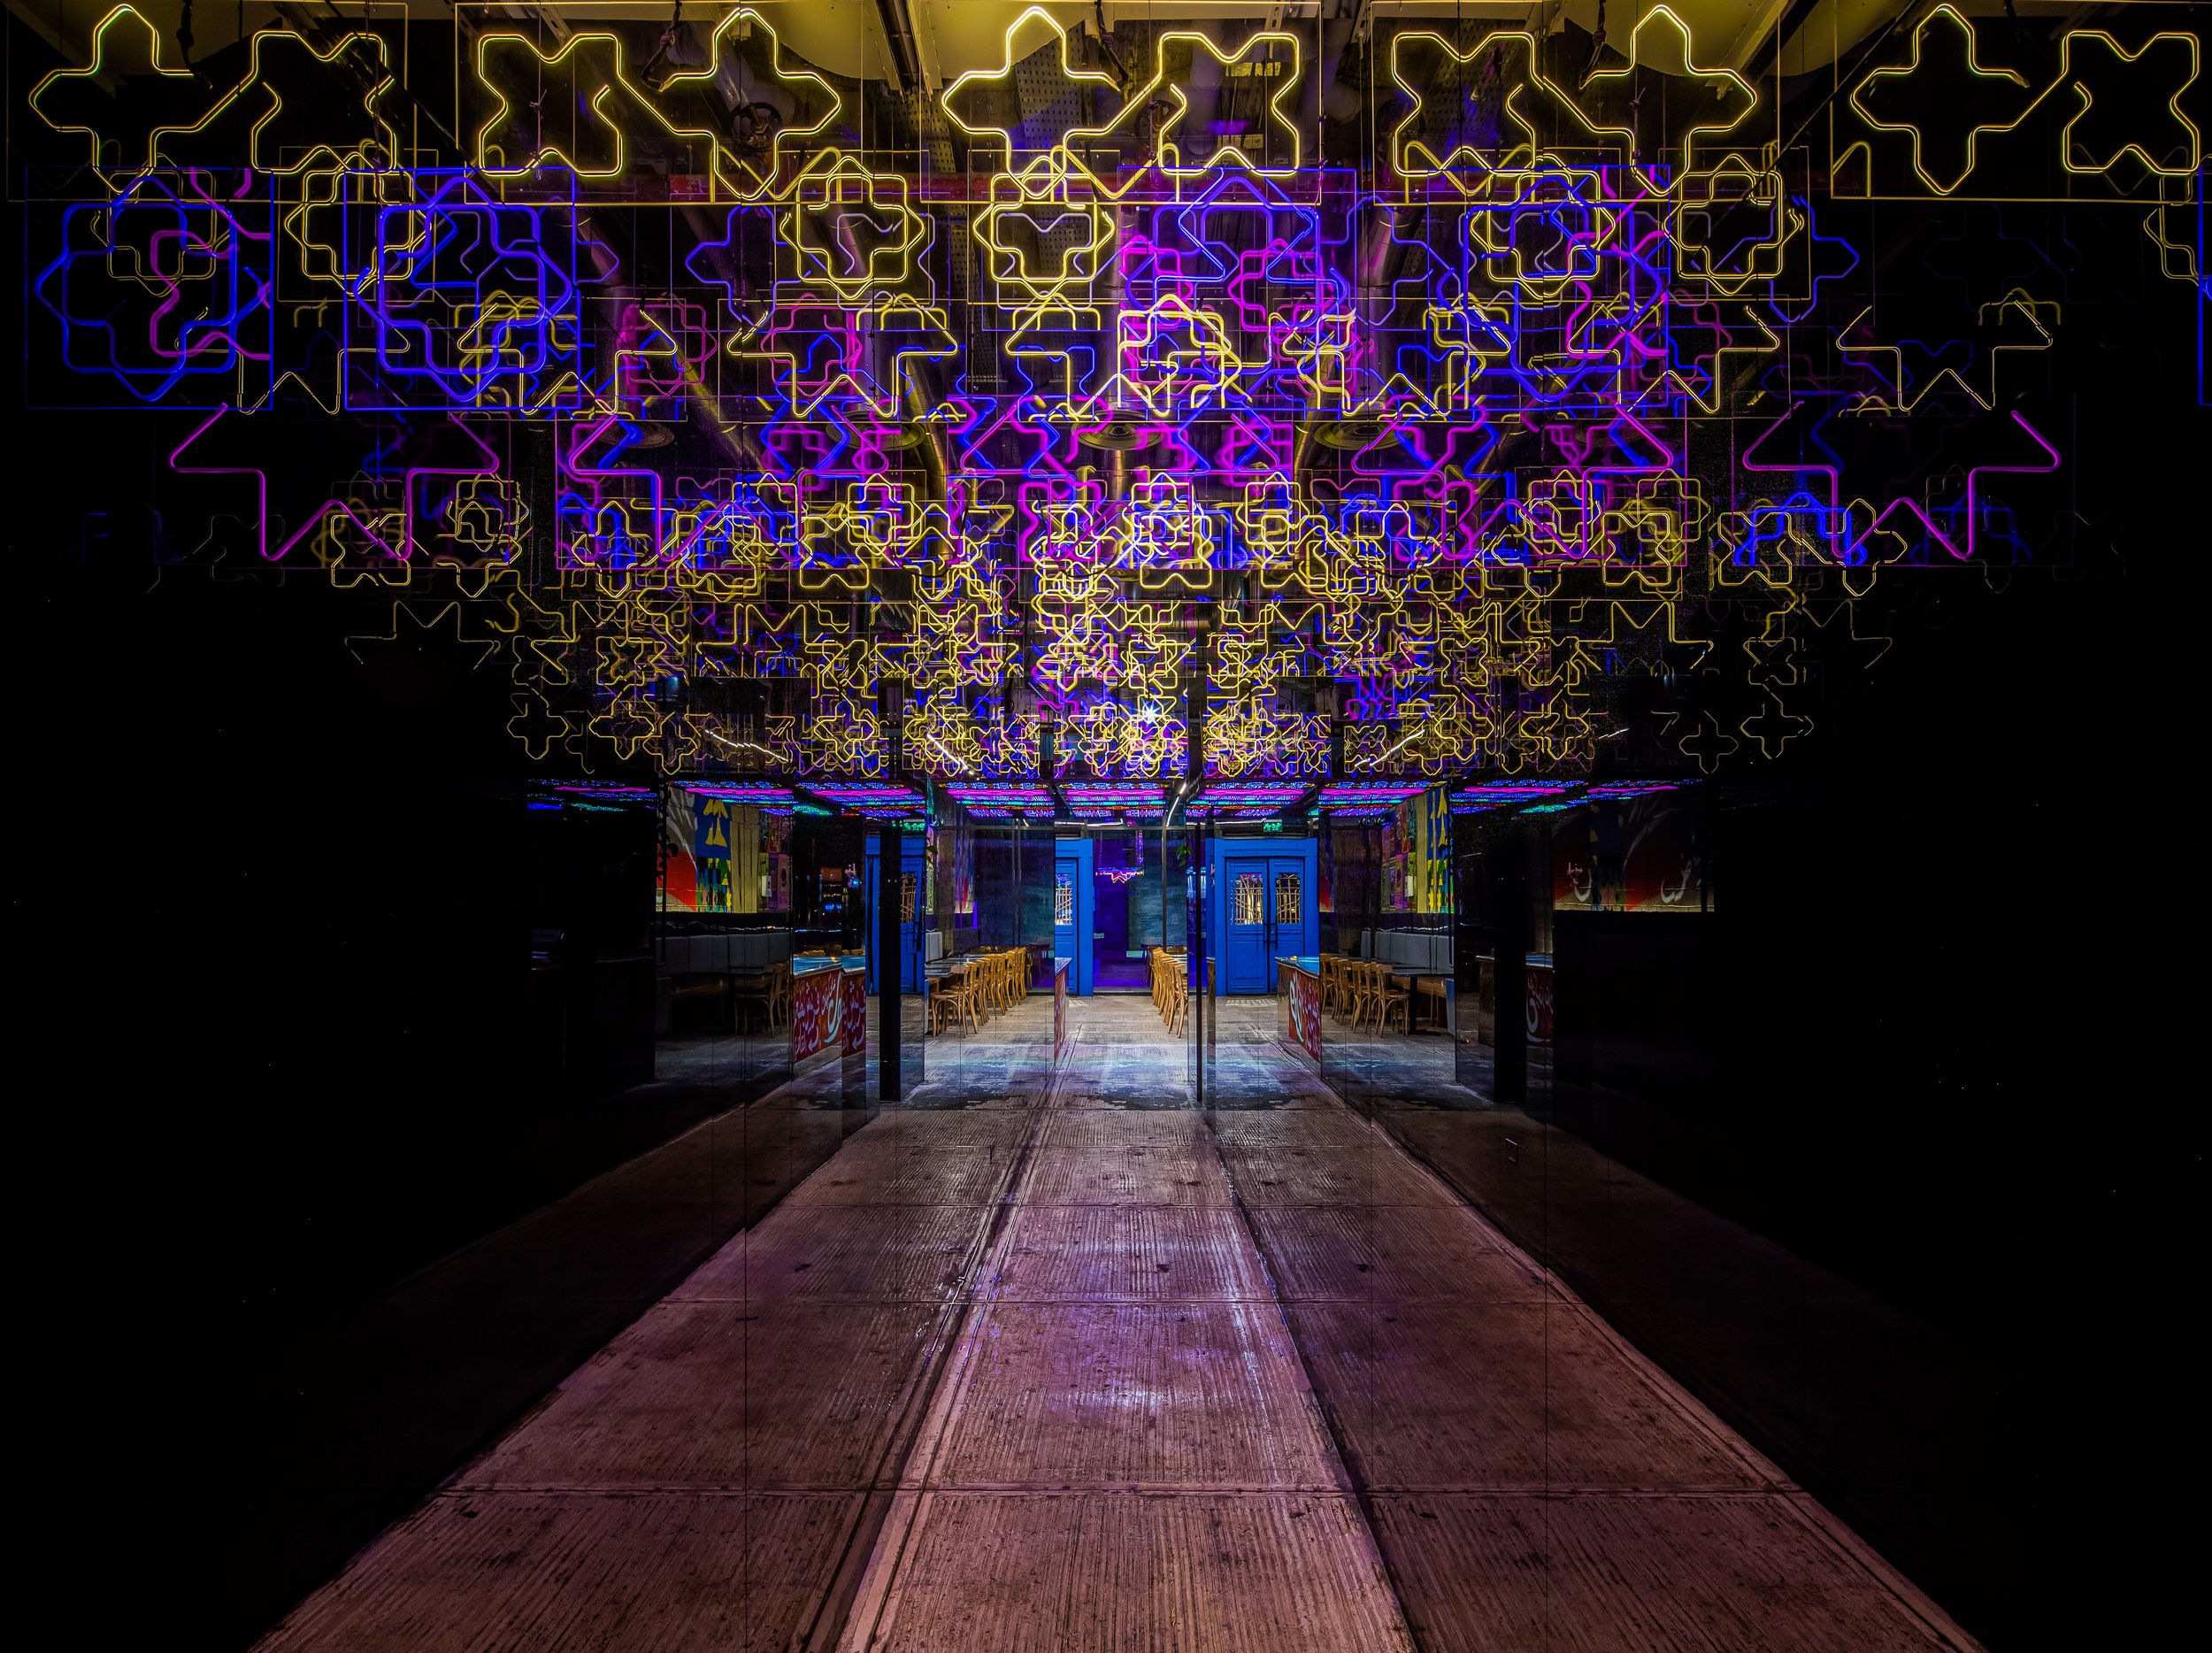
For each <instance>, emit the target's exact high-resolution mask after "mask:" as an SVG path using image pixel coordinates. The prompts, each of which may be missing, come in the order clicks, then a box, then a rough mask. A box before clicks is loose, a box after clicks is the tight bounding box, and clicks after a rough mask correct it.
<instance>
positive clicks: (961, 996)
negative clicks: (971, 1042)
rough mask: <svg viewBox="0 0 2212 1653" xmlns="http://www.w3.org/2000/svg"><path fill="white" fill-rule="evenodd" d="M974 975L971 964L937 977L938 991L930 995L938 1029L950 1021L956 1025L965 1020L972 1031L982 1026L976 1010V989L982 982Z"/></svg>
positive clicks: (932, 1013)
mask: <svg viewBox="0 0 2212 1653" xmlns="http://www.w3.org/2000/svg"><path fill="white" fill-rule="evenodd" d="M972 977H973V970H972V966H971V967H967V968H963V969H958V970H948V971H947V972H946V973H944V974H943V975H941V976H940V977H938V978H937V983H936V991H935V992H934V993H933V994H932V995H931V996H930V1003H931V1005H932V1006H933V1008H932V1010H931V1011H930V1015H931V1019H932V1020H933V1021H934V1022H935V1023H936V1025H937V1030H938V1031H941V1030H942V1029H943V1027H944V1026H945V1025H946V1024H947V1023H948V1022H949V1023H951V1024H953V1025H954V1026H959V1025H960V1024H962V1023H965V1024H966V1025H967V1026H968V1027H969V1028H970V1029H971V1030H975V1029H979V1027H980V1026H982V1023H981V1022H980V1021H979V1019H978V1017H977V1012H976V996H977V995H976V989H977V988H978V987H979V985H980V984H979V983H978V982H977V981H975V980H973V979H972Z"/></svg>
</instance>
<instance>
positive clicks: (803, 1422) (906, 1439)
mask: <svg viewBox="0 0 2212 1653" xmlns="http://www.w3.org/2000/svg"><path fill="white" fill-rule="evenodd" d="M1071 1019H1072V1021H1073V1024H1074V1034H1075V1037H1076V1040H1077V1041H1078V1042H1077V1045H1076V1047H1075V1049H1074V1051H1073V1054H1072V1057H1071V1060H1070V1061H1068V1063H1067V1064H1066V1065H1064V1067H1062V1068H1061V1069H1060V1070H1058V1071H1057V1072H1056V1071H1055V1070H1054V1067H1053V1065H1052V1051H1051V1045H1050V1038H1051V1034H1050V1021H1051V1006H1050V1003H1049V1001H1046V1000H1041V999H1040V1000H1033V1001H1032V1002H1031V1003H1029V1004H1027V1005H1025V1006H1023V1007H1021V1008H1019V1009H1018V1010H1016V1011H1012V1012H1011V1013H1009V1014H1006V1015H1003V1016H1001V1017H999V1018H997V1019H995V1020H994V1021H993V1022H992V1023H991V1024H990V1025H989V1026H987V1027H986V1028H984V1029H982V1030H981V1031H980V1032H979V1033H972V1034H964V1035H958V1036H947V1037H941V1038H938V1039H933V1040H932V1041H931V1042H930V1045H929V1065H930V1082H929V1083H928V1085H927V1086H926V1088H924V1090H923V1091H922V1092H921V1093H920V1094H919V1095H918V1096H916V1098H915V1099H914V1102H913V1104H912V1105H910V1106H909V1107H905V1108H901V1109H896V1110H890V1111H886V1112H885V1113H883V1114H882V1115H881V1116H880V1117H879V1118H878V1119H875V1120H874V1121H873V1122H872V1123H871V1124H869V1125H868V1126H866V1127H865V1128H864V1129H862V1130H861V1131H860V1132H858V1133H857V1134H856V1135H854V1136H853V1137H852V1138H851V1139H850V1140H849V1141H847V1142H845V1143H844V1144H843V1146H842V1147H841V1148H840V1149H838V1150H837V1152H836V1153H835V1154H834V1155H833V1156H832V1157H830V1158H829V1159H828V1160H827V1161H826V1163H825V1164H823V1165H821V1166H820V1167H819V1169H818V1170H816V1171H815V1172H813V1174H812V1175H810V1176H809V1177H807V1178H806V1179H805V1180H804V1181H803V1182H801V1183H800V1184H799V1185H798V1186H797V1187H796V1188H795V1189H794V1190H793V1191H792V1192H791V1193H790V1194H789V1195H788V1196H787V1197H786V1198H785V1199H784V1200H783V1201H782V1203H780V1204H779V1205H778V1206H777V1207H776V1208H775V1209H774V1210H773V1211H770V1212H769V1213H768V1214H767V1216H766V1217H764V1219H762V1220H761V1221H760V1222H758V1223H757V1225H756V1226H754V1227H752V1228H751V1229H750V1230H749V1232H747V1233H745V1234H741V1235H740V1236H739V1237H738V1238H736V1239H734V1240H733V1241H732V1242H730V1243H729V1244H727V1245H726V1246H725V1247H723V1248H722V1249H721V1250H720V1251H719V1252H718V1253H717V1254H716V1255H715V1256H714V1257H711V1258H710V1259H709V1260H708V1261H707V1262H706V1263H705V1264H704V1265H703V1266H702V1267H700V1268H699V1269H698V1270H697V1272H695V1273H693V1274H692V1275H691V1277H690V1278H689V1279H688V1280H686V1281H685V1282H684V1283H683V1284H682V1285H681V1286H680V1287H679V1288H677V1289H676V1290H675V1291H674V1292H673V1293H672V1295H669V1296H668V1297H666V1298H665V1299H664V1301H662V1302H660V1303H657V1305H655V1306H654V1307H652V1308H651V1309H649V1311H646V1312H645V1314H644V1315H643V1317H642V1318H641V1319H639V1320H638V1321H637V1322H636V1324H634V1326H631V1327H630V1328H629V1329H628V1330H627V1331H626V1332H624V1333H623V1334H621V1335H619V1336H618V1337H617V1338H616V1339H615V1340H614V1341H613V1342H611V1343H610V1344H609V1345H608V1346H607V1347H606V1348H605V1349H603V1351H601V1353H600V1354H599V1355H598V1356H596V1357H595V1358H593V1359H592V1360H591V1361H589V1362H588V1363H587V1364H586V1365H584V1366H583V1367H582V1368H581V1369H580V1370H579V1371H577V1372H575V1373H574V1374H573V1375H572V1376H571V1377H570V1378H569V1379H568V1380H566V1381H565V1382H564V1383H563V1384H561V1385H560V1387H559V1388H557V1389H556V1390H555V1391H554V1393H553V1394H552V1395H550V1396H549V1398H548V1399H547V1400H546V1402H545V1403H543V1404H542V1405H541V1407H540V1408H539V1409H538V1410H537V1411H535V1412H534V1413H533V1414H532V1415H531V1416H530V1417H528V1418H527V1419H526V1420H525V1421H524V1422H523V1423H522V1424H521V1425H520V1426H518V1427H517V1428H516V1429H514V1430H513V1431H512V1433H511V1434H509V1435H508V1436H507V1437H506V1438H505V1439H504V1440H503V1441H502V1442H500V1443H499V1444H498V1445H497V1446H495V1448H494V1449H492V1450H491V1451H490V1452H488V1454H486V1455H485V1456H484V1457H482V1458H481V1459H480V1460H479V1461H478V1462H476V1463H475V1464H474V1465H471V1466H470V1467H469V1468H468V1469H466V1470H465V1471H464V1472H462V1473H461V1474H459V1475H458V1476H457V1477H456V1478H455V1479H454V1480H453V1481H451V1482H450V1483H449V1485H448V1487H447V1488H445V1489H444V1490H443V1491H442V1492H441V1493H440V1494H439V1495H437V1496H435V1497H434V1498H432V1499H431V1500H429V1501H428V1502H427V1503H426V1504H424V1505H423V1506H422V1508H421V1509H419V1511H416V1512H415V1513H414V1514H413V1515H411V1517H409V1518H407V1519H405V1520H403V1521H402V1522H401V1523H400V1524H398V1525H397V1526H395V1527H394V1528H392V1529H391V1530H390V1531H389V1532H388V1533H387V1534H385V1535H384V1536H383V1537H382V1538H381V1539H380V1541H378V1542H376V1543H375V1544H374V1545H373V1546H372V1547H371V1548H370V1549H367V1550H366V1551H365V1552H364V1553H363V1554H362V1555H361V1556H360V1557H358V1558H357V1560H356V1561H355V1563H354V1564H353V1565H351V1566H350V1567H349V1568H348V1569H347V1571H346V1572H344V1574H343V1575H342V1576H341V1577H340V1578H339V1579H338V1580H336V1581H335V1582H334V1583H332V1584H331V1585H329V1586H327V1587H326V1588H324V1589H322V1590H320V1591H319V1592H318V1593H317V1594H315V1595H312V1596H311V1597H310V1598H309V1599H308V1600H307V1601H306V1602H304V1603H302V1604H301V1606H300V1607H299V1608H298V1609H297V1610H296V1611H295V1612H294V1613H293V1614H292V1615H291V1617H290V1618H288V1619H287V1620H286V1622H285V1623H284V1624H283V1625H281V1626H280V1627H279V1628H278V1629H277V1630H276V1631H275V1632H273V1634H271V1635H270V1637H269V1638H267V1640H266V1641H265V1644H264V1645H265V1647H266V1648H268V1649H273V1650H274V1649H283V1650H285V1653H291V1650H293V1649H341V1648H342V1649H349V1650H356V1649H358V1650H364V1653H367V1650H380V1649H392V1650H394V1653H396V1650H397V1649H409V1650H410V1653H413V1650H415V1649H444V1648H454V1649H459V1648H469V1649H476V1648H487V1649H488V1648H510V1647H529V1648H532V1649H585V1648H591V1649H605V1648H621V1649H629V1648H639V1649H644V1648H652V1649H689V1648H706V1647H713V1648H728V1647H742V1648H757V1649H771V1648H777V1649H781V1648H794V1647H805V1648H815V1649H830V1648H841V1649H852V1650H853V1653H860V1650H861V1649H916V1650H918V1649H941V1648H960V1649H1000V1648H1016V1647H1019V1648H1035V1649H1139V1648H1143V1649H1154V1648H1157V1649H1168V1648H1177V1649H1181V1648H1197V1647H1207V1648H1215V1649H1254V1650H1255V1653H1258V1650H1260V1649H1307V1648H1314V1649H1322V1648H1328V1649H1338V1648H1341V1649H1363V1650H1364V1649H1392V1648H1397V1649H1413V1648H1421V1649H1477V1648H1486V1649H1487V1648H1514V1649H1519V1648H1535V1647H1540V1646H1541V1647H1548V1646H1553V1645H1558V1646H1563V1647H1578V1648H1606V1649H1693V1648H1694V1649H1763V1648H1780V1647H1787V1648H1791V1649H1834V1650H1835V1653H1868V1650H1870V1649H1908V1648H1913V1649H1918V1648H1930V1649H1932V1648H1944V1647H1950V1648H1968V1647H1971V1646H1972V1645H1973V1643H1972V1642H1971V1641H1970V1640H1969V1639H1968V1638H1966V1637H1965V1636H1964V1635H1963V1634H1962V1633H1960V1632H1959V1631H1957V1630H1956V1629H1955V1627H1953V1626H1951V1625H1950V1624H1949V1623H1948V1621H1947V1619H1946V1618H1944V1617H1943V1616H1942V1615H1941V1614H1940V1613H1939V1611H1937V1610H1936V1609H1934V1608H1933V1607H1932V1605H1930V1604H1929V1603H1927V1602H1926V1601H1924V1599H1922V1598H1921V1597H1919V1596H1918V1595H1916V1593H1915V1592H1914V1591H1913V1590H1912V1589H1911V1588H1909V1586H1908V1585H1906V1584H1905V1583H1904V1582H1903V1581H1902V1580H1900V1579H1899V1578H1898V1577H1896V1576H1895V1575H1894V1574H1893V1572H1890V1570H1889V1569H1887V1568H1886V1566H1884V1565H1882V1564H1881V1563H1880V1562H1879V1561H1878V1559H1876V1558H1875V1557H1873V1556H1871V1555H1870V1553H1869V1552H1867V1551H1866V1550H1865V1549H1863V1546H1861V1545H1860V1544H1858V1543H1857V1542H1856V1541H1855V1540H1854V1538H1853V1537H1852V1536H1851V1534H1849V1533H1848V1532H1847V1531H1846V1530H1844V1529H1843V1528H1842V1527H1841V1526H1839V1524H1838V1523H1837V1522H1835V1521H1834V1520H1833V1519H1832V1518H1830V1517H1829V1516H1828V1515H1827V1514H1826V1513H1825V1512H1824V1511H1823V1510H1821V1509H1820V1508H1819V1507H1818V1506H1816V1504H1814V1503H1812V1501H1811V1500H1809V1498H1807V1497H1806V1496H1805V1495H1803V1494H1801V1493H1800V1492H1799V1491H1797V1490H1796V1489H1795V1488H1793V1487H1791V1486H1790V1485H1789V1484H1788V1483H1787V1482H1786V1481H1785V1480H1783V1479H1782V1477H1781V1476H1780V1475H1779V1473H1778V1472H1777V1471H1776V1470H1775V1469H1774V1467H1773V1466H1772V1465H1770V1464H1768V1463H1767V1462H1765V1461H1764V1460H1763V1459H1762V1458H1761V1457H1759V1456H1758V1455H1757V1454H1756V1453H1755V1452H1754V1451H1752V1450H1751V1449H1749V1448H1748V1447H1747V1446H1746V1445H1745V1444H1744V1443H1743V1442H1741V1441H1740V1439H1738V1438H1736V1437H1735V1436H1734V1435H1732V1434H1730V1433H1729V1432H1728V1431H1727V1430H1725V1429H1724V1428H1723V1427H1721V1426H1719V1425H1718V1424H1717V1422H1716V1421H1715V1420H1714V1419H1712V1418H1711V1417H1710V1415H1709V1414H1708V1413H1706V1412H1705V1411H1703V1410H1702V1409H1701V1408H1700V1407H1699V1406H1697V1405H1696V1404H1695V1403H1693V1402H1692V1401H1690V1400H1689V1398H1688V1397H1687V1396H1686V1395H1684V1394H1683V1393H1682V1392H1681V1391H1680V1390H1679V1389H1678V1388H1676V1387H1675V1386H1674V1385H1673V1384H1671V1382H1669V1381H1668V1380H1666V1379H1664V1378H1663V1376H1661V1375H1660V1374H1658V1373H1657V1372H1655V1371H1654V1370H1653V1369H1652V1368H1651V1367H1650V1366H1649V1365H1647V1363H1645V1362H1644V1361H1643V1360H1641V1359H1640V1357H1637V1356H1636V1355H1635V1354H1634V1353H1633V1351H1632V1350H1631V1349H1629V1348H1628V1346H1627V1345H1626V1344H1625V1343H1624V1342H1623V1341H1622V1340H1620V1339H1619V1338H1618V1337H1617V1336H1616V1335H1615V1334H1613V1333H1612V1332H1611V1331H1610V1330H1609V1328H1608V1327H1607V1326H1605V1325H1604V1324H1603V1323H1602V1322H1601V1321H1600V1320H1599V1319H1597V1318H1596V1317H1595V1316H1594V1315H1593V1314H1591V1313H1590V1312H1589V1311H1587V1310H1586V1309H1585V1308H1584V1307H1583V1306H1582V1305H1581V1304H1580V1303H1578V1301H1577V1300H1575V1299H1574V1298H1573V1297H1572V1296H1571V1295H1569V1294H1568V1293H1566V1292H1565V1291H1564V1290H1563V1288H1561V1287H1560V1286H1559V1285H1558V1284H1557V1282H1556V1281H1555V1280H1552V1279H1551V1278H1550V1277H1549V1276H1548V1275H1547V1274H1545V1273H1543V1272H1541V1271H1540V1270H1539V1269H1538V1268H1536V1267H1535V1266H1534V1265H1532V1263H1531V1262H1530V1261H1529V1259H1528V1258H1527V1257H1525V1255H1524V1254H1523V1253H1522V1252H1520V1251H1519V1250H1518V1249H1516V1248H1515V1247H1513V1246H1512V1245H1510V1244H1509V1243H1508V1242H1506V1241H1505V1240H1504V1239H1503V1237H1502V1235H1501V1234H1500V1233H1499V1232H1498V1231H1497V1230H1496V1229H1494V1227H1492V1226H1490V1225H1489V1224H1488V1223H1487V1222H1486V1221H1485V1220H1484V1219H1482V1218H1481V1217H1480V1216H1479V1215H1478V1214H1477V1213H1476V1212H1475V1211H1472V1210H1471V1209H1470V1208H1469V1207H1468V1206H1467V1205H1466V1204H1465V1203H1463V1202H1462V1201H1460V1200H1458V1199H1457V1198H1455V1196H1453V1195H1452V1194H1451V1193H1450V1192H1449V1190H1448V1188H1446V1186H1445V1185H1444V1184H1443V1183H1442V1182H1441V1181H1440V1180H1438V1179H1437V1178H1436V1177H1435V1176H1434V1175H1432V1173H1431V1172H1428V1171H1427V1170H1426V1169H1425V1168H1424V1167H1423V1166H1422V1165H1419V1164H1418V1163H1417V1161H1416V1160H1415V1159H1413V1158H1412V1157H1409V1155H1408V1154H1407V1153H1406V1152H1405V1151H1404V1150H1403V1149H1401V1148H1400V1147H1399V1146H1397V1145H1396V1143H1395V1142H1393V1141H1392V1140H1391V1139H1390V1138H1389V1137H1388V1136H1386V1134H1383V1133H1382V1132H1381V1131H1380V1130H1379V1129H1378V1128H1377V1127H1376V1126H1374V1125H1372V1124H1371V1123H1370V1122H1369V1121H1368V1120H1367V1119H1363V1118H1362V1117H1360V1116H1359V1115H1357V1114H1355V1113H1354V1112H1352V1111H1349V1110H1348V1109H1347V1108H1345V1107H1344V1106H1343V1105H1342V1104H1341V1103H1340V1102H1338V1101H1337V1099H1336V1098H1335V1096H1333V1095H1332V1094H1331V1093H1330V1092H1329V1091H1328V1090H1327V1089H1325V1088H1323V1086H1322V1085H1321V1084H1320V1082H1319V1081H1318V1080H1317V1078H1315V1077H1314V1076H1313V1075H1311V1074H1310V1073H1305V1072H1303V1071H1302V1070H1301V1068H1300V1067H1299V1066H1298V1065H1296V1064H1295V1063H1294V1062H1293V1061H1292V1060H1290V1059H1289V1058H1288V1057H1286V1056H1285V1055H1284V1054H1283V1053H1281V1052H1280V1051H1279V1049H1275V1048H1274V1047H1273V1043H1272V1041H1273V1037H1274V1026H1275V1007H1274V1006H1273V1004H1272V1003H1271V1002H1269V1001H1258V1002H1256V1003H1238V1002H1234V1001H1228V1002H1225V1003H1223V1005H1222V1006H1221V1014H1220V1018H1219V1024H1218V1034H1217V1040H1218V1042H1217V1046H1216V1049H1215V1051H1214V1055H1213V1059H1212V1067H1211V1071H1210V1075H1209V1077H1208V1079H1207V1082H1206V1088H1207V1092H1208V1094H1209V1096H1210V1098H1212V1099H1214V1100H1215V1102H1216V1103H1217V1107H1216V1109H1215V1110H1213V1111H1209V1112H1207V1113H1201V1112H1199V1111H1195V1110H1194V1109H1193V1108H1192V1107H1191V1106H1190V1105H1189V1098H1190V1095H1191V1092H1190V1088H1189V1073H1188V1064H1189V1055H1188V1052H1187V1049H1186V1047H1185V1045H1184V1044H1183V1042H1181V1041H1180V1040H1171V1039H1170V1038H1169V1037H1168V1035H1167V1034H1165V1032H1164V1030H1163V1029H1162V1028H1161V1026H1160V1024H1159V1020H1158V1018H1157V1017H1156V1015H1155V1014H1154V1013H1153V1011H1152V1008H1151V1005H1150V1004H1149V1003H1148V1001H1146V1000H1143V999H1137V1000H1097V999H1093V1000H1089V1001H1078V1002H1077V1003H1075V1004H1074V1005H1073V1006H1071ZM1438 1043H1439V1044H1440V1043H1441V1042H1438Z"/></svg>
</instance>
